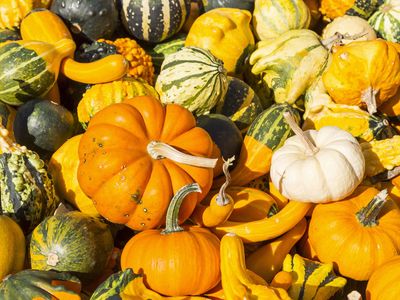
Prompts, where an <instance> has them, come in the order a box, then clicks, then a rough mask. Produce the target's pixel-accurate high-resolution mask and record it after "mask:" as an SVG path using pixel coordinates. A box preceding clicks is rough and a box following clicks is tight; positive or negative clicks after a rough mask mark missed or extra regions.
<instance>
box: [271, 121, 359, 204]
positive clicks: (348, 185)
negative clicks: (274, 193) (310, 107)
mask: <svg viewBox="0 0 400 300" xmlns="http://www.w3.org/2000/svg"><path fill="white" fill-rule="evenodd" d="M284 117H285V119H286V121H287V122H288V124H289V125H290V127H291V128H292V130H293V131H294V132H295V134H296V135H295V136H293V137H290V138H288V139H287V140H286V141H285V144H284V145H283V146H282V147H281V148H280V149H278V150H277V151H275V153H274V154H273V155H272V161H271V172H270V176H271V180H272V182H273V183H274V186H275V187H277V188H278V190H279V192H280V193H281V194H282V195H283V196H285V197H286V198H288V199H291V200H295V201H301V202H313V203H324V202H331V201H338V200H341V199H343V198H345V197H347V196H348V195H350V194H351V193H352V192H353V191H354V190H355V188H356V187H357V186H358V185H359V184H360V183H361V181H362V180H363V178H364V173H365V159H364V156H363V153H362V150H361V147H360V145H359V143H358V142H357V140H356V139H355V138H354V137H353V136H352V135H351V134H350V133H348V132H347V131H344V130H342V129H340V128H338V127H334V126H325V127H322V128H321V129H320V130H319V131H316V130H308V131H306V132H303V131H302V130H301V129H300V127H299V126H298V125H297V123H296V122H295V120H294V118H293V117H292V116H290V113H284ZM299 186H301V187H302V188H301V189H299Z"/></svg>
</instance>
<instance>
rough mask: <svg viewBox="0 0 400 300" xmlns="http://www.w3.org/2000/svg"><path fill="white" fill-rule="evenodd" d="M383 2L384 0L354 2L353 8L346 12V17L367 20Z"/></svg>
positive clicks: (359, 0)
mask: <svg viewBox="0 0 400 300" xmlns="http://www.w3.org/2000/svg"><path fill="white" fill-rule="evenodd" d="M383 1H384V0H354V3H353V6H352V7H351V8H350V9H349V10H347V11H346V15H350V16H358V17H361V18H364V19H368V18H369V17H370V16H371V15H372V14H373V13H374V12H375V11H376V10H377V9H378V7H379V6H380V5H381V4H382V3H383Z"/></svg>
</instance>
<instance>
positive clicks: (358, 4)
mask: <svg viewBox="0 0 400 300" xmlns="http://www.w3.org/2000/svg"><path fill="white" fill-rule="evenodd" d="M382 3H383V0H321V8H320V11H321V12H322V14H323V15H325V16H326V18H327V19H328V20H329V19H331V20H333V19H335V18H337V17H341V16H343V15H345V14H347V15H352V16H359V17H362V18H364V19H368V18H369V16H370V15H371V14H372V13H373V12H374V11H375V10H376V9H377V8H378V7H379V5H381V4H382Z"/></svg>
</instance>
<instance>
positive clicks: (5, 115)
mask: <svg viewBox="0 0 400 300" xmlns="http://www.w3.org/2000/svg"><path fill="white" fill-rule="evenodd" d="M16 112H17V111H16V110H15V108H13V107H12V106H10V105H8V104H5V103H2V102H0V124H1V125H2V126H3V127H4V128H5V129H7V130H8V133H9V136H10V138H11V139H12V140H14V120H15V115H16ZM0 153H1V149H0Z"/></svg>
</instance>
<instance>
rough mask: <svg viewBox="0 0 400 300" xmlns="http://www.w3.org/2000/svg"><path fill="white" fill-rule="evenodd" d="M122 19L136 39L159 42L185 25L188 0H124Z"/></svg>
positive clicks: (188, 10)
mask: <svg viewBox="0 0 400 300" xmlns="http://www.w3.org/2000/svg"><path fill="white" fill-rule="evenodd" d="M121 7H122V8H121V10H120V14H121V19H122V23H123V25H124V27H125V29H126V30H127V31H128V32H129V34H130V35H132V36H133V37H134V38H135V39H139V40H142V41H146V42H150V43H158V42H161V41H164V40H166V39H168V38H170V37H172V36H173V35H174V34H175V33H177V32H178V31H179V30H180V29H181V28H182V27H183V25H184V23H185V21H186V19H187V17H188V15H189V12H190V1H188V0H155V1H150V0H145V1H136V0H122V1H121Z"/></svg>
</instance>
